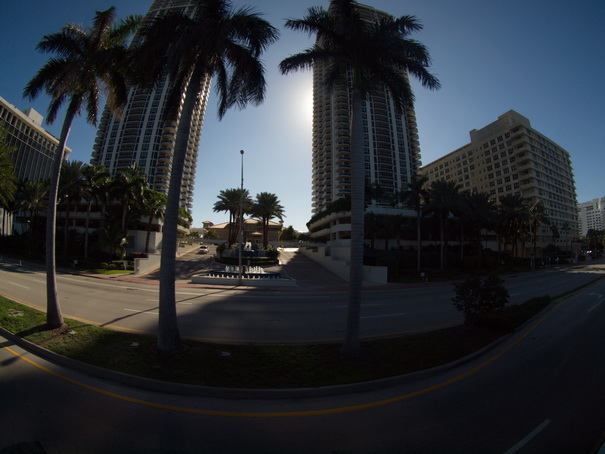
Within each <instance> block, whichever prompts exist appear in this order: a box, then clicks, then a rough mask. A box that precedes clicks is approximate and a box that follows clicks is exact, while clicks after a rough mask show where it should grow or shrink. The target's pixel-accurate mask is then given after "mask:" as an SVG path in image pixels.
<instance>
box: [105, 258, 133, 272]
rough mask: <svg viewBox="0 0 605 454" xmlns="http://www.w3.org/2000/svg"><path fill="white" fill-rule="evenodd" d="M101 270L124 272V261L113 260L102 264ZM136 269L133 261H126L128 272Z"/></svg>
mask: <svg viewBox="0 0 605 454" xmlns="http://www.w3.org/2000/svg"><path fill="white" fill-rule="evenodd" d="M100 266H101V269H103V270H106V271H114V270H124V260H112V261H111V262H102V263H101V264H100ZM133 269H134V262H133V261H126V271H129V270H130V271H132V270H133Z"/></svg>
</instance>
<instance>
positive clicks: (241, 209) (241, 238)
mask: <svg viewBox="0 0 605 454" xmlns="http://www.w3.org/2000/svg"><path fill="white" fill-rule="evenodd" d="M239 152H240V154H241V155H242V165H241V169H242V184H241V188H240V193H239V261H238V262H239V280H238V282H237V285H242V274H243V267H242V243H243V242H244V150H240V151H239Z"/></svg>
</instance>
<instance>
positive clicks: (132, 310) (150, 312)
mask: <svg viewBox="0 0 605 454" xmlns="http://www.w3.org/2000/svg"><path fill="white" fill-rule="evenodd" d="M124 310H125V311H126V312H136V313H137V314H151V315H160V314H159V312H153V311H139V310H136V309H124Z"/></svg>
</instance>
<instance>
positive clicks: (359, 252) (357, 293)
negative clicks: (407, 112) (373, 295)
mask: <svg viewBox="0 0 605 454" xmlns="http://www.w3.org/2000/svg"><path fill="white" fill-rule="evenodd" d="M362 102H363V98H362V94H361V90H360V89H359V88H357V87H355V86H354V87H353V89H352V103H353V105H352V112H351V126H350V128H351V139H350V140H351V150H350V156H351V257H350V261H349V303H348V311H347V325H346V331H345V338H344V342H343V345H342V352H343V353H344V354H345V355H356V354H358V353H359V349H360V313H361V289H362V281H363V228H364V225H363V222H364V211H365V204H364V191H365V187H364V186H365V178H364V175H365V169H364V161H363V119H362V114H361V108H362Z"/></svg>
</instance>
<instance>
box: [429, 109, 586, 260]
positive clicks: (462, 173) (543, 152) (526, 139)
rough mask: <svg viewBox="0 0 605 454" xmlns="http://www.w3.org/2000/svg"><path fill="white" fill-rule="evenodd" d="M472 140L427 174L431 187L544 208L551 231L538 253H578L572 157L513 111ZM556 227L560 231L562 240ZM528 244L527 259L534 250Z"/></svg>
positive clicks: (545, 229) (544, 231) (543, 230)
mask: <svg viewBox="0 0 605 454" xmlns="http://www.w3.org/2000/svg"><path fill="white" fill-rule="evenodd" d="M470 138H471V141H470V143H468V144H466V145H464V146H463V147H461V148H458V149H457V150H455V151H453V152H451V153H449V154H447V155H445V156H443V157H442V158H439V159H437V160H436V161H434V162H431V163H430V164H427V165H426V166H424V167H423V168H422V173H423V174H424V175H427V176H428V178H429V184H430V182H431V181H433V180H437V179H443V180H446V181H453V182H455V183H457V184H459V185H460V186H461V188H462V190H466V191H471V192H484V193H488V194H490V195H491V197H492V200H493V201H494V202H498V201H499V200H500V198H502V197H503V196H505V195H509V194H513V195H520V196H521V197H523V198H525V199H527V200H528V201H529V204H530V206H532V205H533V204H536V203H542V204H543V205H544V207H545V208H546V215H547V216H548V218H549V219H550V223H551V225H550V226H548V225H542V226H541V227H540V232H539V234H538V239H537V247H538V248H543V247H546V246H547V245H549V244H554V245H556V246H558V247H560V248H561V249H562V250H571V249H572V248H574V249H575V248H577V247H578V243H577V240H578V237H579V225H578V215H577V201H576V189H575V183H574V175H573V170H572V166H571V159H570V155H569V153H568V152H567V151H566V150H564V149H563V148H562V147H560V146H559V145H557V144H556V143H555V142H553V141H552V140H551V139H549V138H548V137H546V136H545V135H543V134H541V133H540V132H538V131H536V130H535V129H533V128H532V126H531V123H530V121H529V119H527V118H526V117H524V116H523V115H521V114H519V113H517V112H515V111H514V110H510V111H508V112H506V113H505V114H503V115H500V116H499V117H498V120H496V121H495V122H493V123H490V124H489V125H487V126H485V127H483V128H481V129H478V130H477V129H473V130H472V131H470ZM551 226H556V228H557V230H558V234H559V237H558V238H557V235H556V234H554V233H553V229H552V228H551ZM574 242H576V243H575V246H574V245H573V243H574ZM526 243H527V244H525V248H526V250H525V251H524V254H526V256H528V255H527V254H529V248H530V247H531V245H530V244H529V241H527V242H526ZM520 250H521V249H520Z"/></svg>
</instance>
